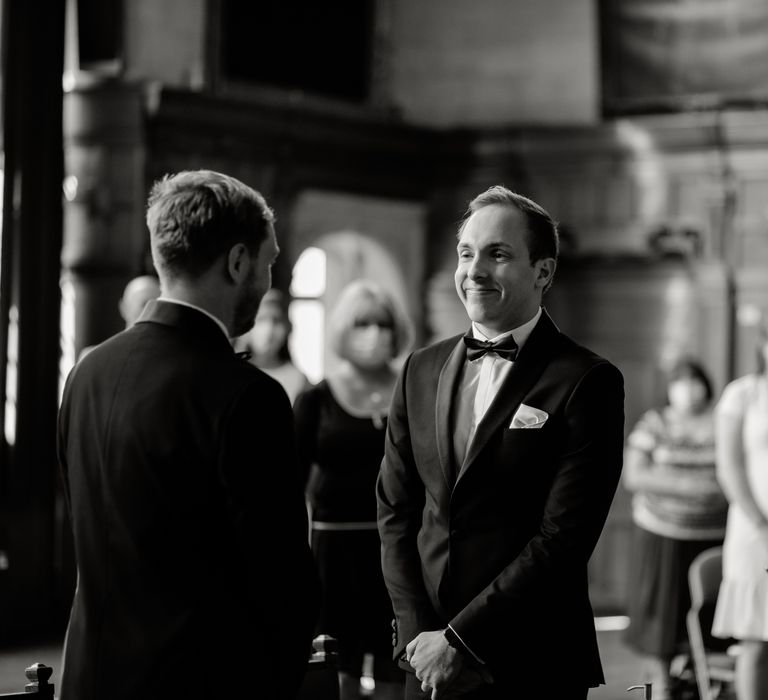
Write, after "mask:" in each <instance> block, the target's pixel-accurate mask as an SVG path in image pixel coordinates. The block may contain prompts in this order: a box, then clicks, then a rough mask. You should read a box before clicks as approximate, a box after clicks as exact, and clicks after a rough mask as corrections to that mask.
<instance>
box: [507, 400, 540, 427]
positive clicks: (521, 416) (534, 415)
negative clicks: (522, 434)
mask: <svg viewBox="0 0 768 700" xmlns="http://www.w3.org/2000/svg"><path fill="white" fill-rule="evenodd" d="M547 418H549V414H548V413H547V412H546V411H542V410H541V409H540V408H534V407H533V406H526V405H525V404H524V403H521V404H520V406H519V408H518V409H517V411H515V415H514V416H512V422H511V423H510V424H509V427H510V428H541V427H542V426H543V425H544V423H546V422H547Z"/></svg>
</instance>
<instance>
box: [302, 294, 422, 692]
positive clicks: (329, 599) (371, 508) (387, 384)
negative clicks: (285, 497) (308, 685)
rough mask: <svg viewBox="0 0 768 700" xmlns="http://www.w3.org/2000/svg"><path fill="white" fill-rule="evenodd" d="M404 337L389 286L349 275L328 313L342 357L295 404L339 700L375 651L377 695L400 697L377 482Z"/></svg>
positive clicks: (354, 687)
mask: <svg viewBox="0 0 768 700" xmlns="http://www.w3.org/2000/svg"><path fill="white" fill-rule="evenodd" d="M409 335H410V334H409V331H408V325H407V323H406V321H405V318H404V317H403V316H402V314H401V313H400V312H399V311H398V309H397V307H396V305H395V304H394V302H393V299H392V298H391V297H390V295H389V294H387V293H386V292H385V291H384V290H383V289H381V288H380V287H379V286H378V285H376V284H374V283H372V282H368V281H364V280H358V281H356V282H353V283H352V284H350V285H349V286H347V287H346V288H345V289H344V290H343V291H342V293H341V295H340V297H339V300H338V302H337V304H336V306H335V307H334V309H333V311H332V313H331V316H330V319H329V336H330V337H329V340H330V345H331V348H332V350H333V351H334V353H335V354H336V355H337V356H338V358H339V359H340V363H339V364H338V366H337V368H336V369H334V370H333V372H331V373H330V374H329V375H328V376H327V377H326V378H325V379H324V380H323V381H321V382H320V383H319V384H317V385H316V386H315V387H312V388H310V389H308V390H307V391H305V392H303V393H302V394H301V395H300V396H299V397H298V399H297V400H296V404H295V406H294V413H295V416H296V434H297V439H298V448H299V461H300V465H301V467H302V468H303V469H304V474H303V478H304V481H305V483H306V493H307V497H308V500H309V502H310V507H311V509H312V550H313V552H314V554H315V559H316V562H317V565H318V570H319V572H320V578H321V581H322V584H323V591H324V593H323V603H322V611H321V615H320V622H319V625H318V630H317V631H318V632H319V633H325V634H330V635H332V636H334V637H336V638H337V639H338V641H339V671H340V673H339V684H340V698H341V700H353V699H357V698H358V697H359V694H358V693H359V684H360V678H361V674H362V672H363V659H364V657H365V656H366V655H372V656H373V677H374V681H375V691H374V697H375V698H377V699H380V700H384V699H386V700H395V699H397V700H401V698H402V697H403V683H404V678H403V672H402V671H401V670H400V669H399V668H398V667H397V666H396V664H395V663H394V661H393V660H392V628H391V621H392V619H393V617H394V615H393V612H392V605H391V603H390V600H389V595H388V594H387V590H386V587H385V586H384V580H383V576H382V573H381V563H380V542H379V535H378V532H377V529H376V494H375V484H376V477H377V475H378V472H379V466H380V464H381V460H382V458H383V456H384V435H385V431H386V423H387V410H388V407H389V402H390V398H391V396H392V391H393V389H394V386H395V382H396V380H397V372H396V369H395V368H394V367H393V365H392V362H393V359H394V358H395V357H396V356H397V355H398V354H400V353H401V352H402V351H403V350H404V348H405V347H406V345H407V343H408V340H409Z"/></svg>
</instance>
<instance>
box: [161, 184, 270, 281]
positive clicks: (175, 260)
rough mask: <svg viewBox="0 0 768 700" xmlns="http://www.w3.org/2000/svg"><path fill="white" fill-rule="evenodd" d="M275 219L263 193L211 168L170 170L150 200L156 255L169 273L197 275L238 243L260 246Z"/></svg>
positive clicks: (255, 248) (253, 249)
mask: <svg viewBox="0 0 768 700" xmlns="http://www.w3.org/2000/svg"><path fill="white" fill-rule="evenodd" d="M274 220H275V217H274V214H273V212H272V210H271V209H270V208H269V207H268V206H267V203H266V201H265V199H264V197H262V195H261V194H260V193H258V192H257V191H256V190H254V189H251V188H250V187H248V186H247V185H245V184H243V183H242V182H240V181H239V180H236V179H235V178H233V177H230V176H229V175H224V174H222V173H217V172H213V171H212V170H194V171H183V172H179V173H176V174H174V175H166V176H165V177H163V178H162V179H161V180H158V181H157V182H155V184H154V185H153V187H152V190H151V192H150V195H149V198H148V200H147V226H148V227H149V232H150V237H151V242H152V257H153V259H154V262H155V265H156V267H157V268H158V271H162V272H163V273H165V274H166V275H167V276H169V277H178V276H191V277H198V276H199V275H201V274H202V273H203V272H205V271H206V270H208V269H209V268H210V267H211V265H212V264H213V263H214V262H215V261H216V259H217V258H218V257H219V256H220V255H221V254H222V253H225V252H226V251H227V250H229V248H231V247H232V246H233V245H235V244H236V243H243V244H245V245H246V246H247V247H248V249H249V250H251V251H253V252H256V251H258V249H259V247H260V246H261V244H262V242H263V241H264V239H265V238H266V237H267V231H268V227H269V225H270V224H272V223H273V222H274Z"/></svg>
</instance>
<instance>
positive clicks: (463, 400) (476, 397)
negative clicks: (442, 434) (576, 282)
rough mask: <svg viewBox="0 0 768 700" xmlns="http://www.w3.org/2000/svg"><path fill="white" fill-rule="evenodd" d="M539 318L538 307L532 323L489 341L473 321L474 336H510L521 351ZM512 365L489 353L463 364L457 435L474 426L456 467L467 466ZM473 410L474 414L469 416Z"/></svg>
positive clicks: (483, 337)
mask: <svg viewBox="0 0 768 700" xmlns="http://www.w3.org/2000/svg"><path fill="white" fill-rule="evenodd" d="M540 318H541V307H539V309H538V311H537V312H536V314H535V315H534V317H533V318H532V319H531V320H530V321H527V322H526V323H524V324H523V325H522V326H519V327H517V328H514V329H512V330H511V331H507V332H506V333H502V334H501V335H497V336H496V337H495V338H486V337H485V335H483V333H482V332H481V331H480V330H479V329H478V327H477V325H476V324H475V323H474V322H473V323H472V334H473V335H474V337H475V338H477V339H478V340H490V341H491V342H494V343H496V342H498V341H500V340H501V339H502V338H506V337H507V336H510V335H511V336H512V337H513V338H514V340H515V343H517V351H518V352H520V350H522V349H523V345H525V341H526V340H528V336H530V335H531V332H532V331H533V329H534V327H535V326H536V324H537V323H538V322H539V319H540ZM513 365H514V362H512V361H510V360H504V359H502V358H501V357H499V356H498V355H497V354H496V353H495V352H486V353H485V354H484V355H483V356H482V357H481V358H478V359H477V360H472V361H471V362H469V361H467V362H465V363H464V368H463V370H462V375H461V378H460V379H459V383H458V389H457V394H456V396H455V397H454V403H453V405H454V406H455V407H456V410H455V411H454V433H456V432H457V430H456V426H459V425H467V424H468V423H469V421H471V423H469V424H470V425H471V427H470V430H469V437H468V439H467V442H466V447H465V450H464V454H463V455H458V454H457V455H456V464H457V466H459V465H462V464H463V463H464V457H465V456H466V453H467V452H468V451H469V445H470V444H471V443H472V438H473V437H474V436H475V432H476V430H477V426H478V425H479V423H480V421H481V420H482V419H483V416H484V415H485V413H486V411H487V410H488V407H489V406H490V405H491V403H492V402H493V400H494V399H495V398H496V394H498V393H499V388H500V387H501V385H502V384H503V382H504V380H505V379H506V377H507V375H508V374H509V371H510V370H511V369H512V366H513ZM470 411H471V414H470V413H469V412H470Z"/></svg>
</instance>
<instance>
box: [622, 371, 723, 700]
mask: <svg viewBox="0 0 768 700" xmlns="http://www.w3.org/2000/svg"><path fill="white" fill-rule="evenodd" d="M666 391H667V404H666V405H665V406H663V407H662V408H653V409H650V410H649V411H647V412H646V413H645V414H643V416H642V417H641V418H640V420H639V421H638V422H637V424H636V425H635V427H634V428H633V430H632V432H631V433H630V435H629V437H628V439H627V447H626V451H625V458H624V485H625V487H626V488H627V489H628V490H629V491H630V492H632V494H633V497H632V519H633V521H634V523H635V526H636V528H635V547H634V551H633V555H632V558H631V565H630V568H631V570H630V577H629V580H630V583H631V589H630V591H629V603H628V612H629V617H630V626H629V629H628V631H627V638H626V640H627V642H628V643H629V645H630V646H632V647H633V648H634V649H636V650H637V651H639V652H640V653H641V654H643V655H645V656H646V657H647V660H648V666H649V667H650V668H649V671H650V674H651V680H652V682H653V684H654V697H656V698H661V699H664V698H668V697H671V695H670V693H671V692H672V690H671V687H670V686H671V679H670V677H669V672H670V663H671V661H672V659H673V657H674V656H675V655H676V654H677V653H680V652H681V651H682V650H683V649H684V644H685V642H686V640H687V634H686V627H685V615H686V613H687V611H688V608H689V607H690V594H689V590H688V567H689V566H690V564H691V562H692V561H693V559H694V558H695V557H696V555H697V554H699V552H702V551H703V550H705V549H708V548H710V547H714V546H717V545H719V544H720V543H722V540H723V536H724V534H725V520H726V513H727V507H728V506H727V501H726V500H725V497H724V495H723V493H722V491H721V489H720V486H719V485H718V482H717V478H716V474H715V436H714V419H713V411H712V398H713V393H712V384H711V381H710V379H709V377H708V375H707V373H706V372H705V370H704V369H703V367H702V366H701V365H700V364H699V363H698V362H696V361H694V360H692V359H682V360H680V361H679V362H678V363H677V364H675V365H674V366H673V367H672V369H671V370H670V372H669V374H668V377H667V385H666Z"/></svg>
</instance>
